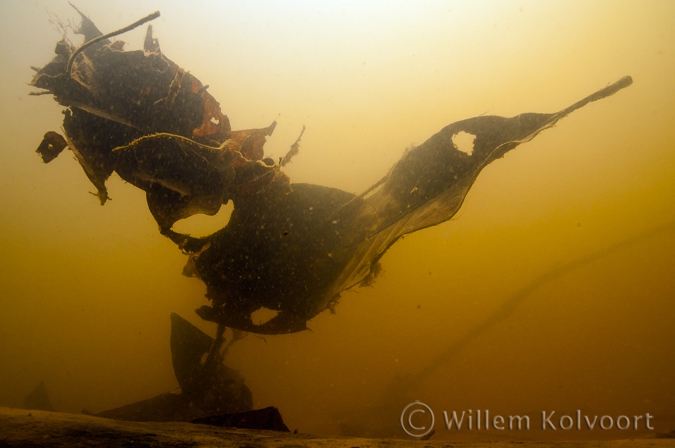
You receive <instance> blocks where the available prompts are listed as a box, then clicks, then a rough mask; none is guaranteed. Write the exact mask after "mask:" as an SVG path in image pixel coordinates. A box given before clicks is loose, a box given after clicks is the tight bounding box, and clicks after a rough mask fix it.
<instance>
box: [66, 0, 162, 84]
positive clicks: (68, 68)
mask: <svg viewBox="0 0 675 448" xmlns="http://www.w3.org/2000/svg"><path fill="white" fill-rule="evenodd" d="M157 17H159V11H155V12H153V13H152V14H150V15H148V16H145V17H143V18H142V19H140V20H137V21H135V22H134V23H132V24H131V25H128V26H125V27H124V28H120V29H119V30H117V31H113V32H111V33H108V34H104V35H102V36H98V37H96V38H94V39H92V40H90V41H89V42H85V43H84V44H82V46H81V47H80V48H78V49H77V50H75V53H73V54H72V56H70V59H68V65H67V66H66V72H65V75H66V77H67V78H70V71H71V70H72V68H73V63H74V62H75V58H76V57H77V56H78V55H79V54H80V53H82V52H83V51H84V50H86V49H87V48H89V47H91V46H92V45H94V44H96V43H98V42H101V41H102V40H105V39H108V38H109V37H113V36H117V35H119V34H124V33H126V32H127V31H131V30H133V29H134V28H137V27H139V26H141V25H143V24H144V23H147V22H149V21H151V20H155V19H156V18H157Z"/></svg>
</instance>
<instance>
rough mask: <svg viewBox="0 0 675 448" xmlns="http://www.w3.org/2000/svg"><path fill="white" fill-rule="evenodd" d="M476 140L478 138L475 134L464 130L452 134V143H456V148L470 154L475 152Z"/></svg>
mask: <svg viewBox="0 0 675 448" xmlns="http://www.w3.org/2000/svg"><path fill="white" fill-rule="evenodd" d="M474 140H476V136H475V135H473V134H469V133H468V132H464V131H461V132H458V133H456V134H455V135H453V136H452V144H453V145H455V148H456V149H457V150H458V151H462V152H463V153H465V154H467V155H469V156H470V155H471V154H472V153H473V141H474Z"/></svg>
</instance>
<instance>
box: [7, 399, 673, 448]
mask: <svg viewBox="0 0 675 448" xmlns="http://www.w3.org/2000/svg"><path fill="white" fill-rule="evenodd" d="M5 446H10V447H14V446H16V447H38V446H44V447H73V448H76V447H118V446H124V447H129V446H134V447H144V448H145V447H247V448H248V447H250V448H253V447H279V448H281V447H286V448H291V447H298V448H299V447H336V448H340V447H407V446H424V447H454V448H469V447H471V448H479V447H493V448H500V447H515V446H518V447H522V446H537V447H542V448H543V447H557V448H572V447H599V448H609V447H612V448H613V447H638V448H640V447H666V446H667V447H673V446H675V440H673V439H635V440H614V441H603V442H598V441H592V442H583V441H576V442H448V441H431V440H429V441H414V440H399V439H362V438H333V437H318V436H312V435H309V434H290V433H280V432H274V431H257V430H244V429H234V428H216V427H211V426H205V425H196V424H192V423H135V422H122V421H117V420H108V419H104V418H98V417H90V416H87V415H79V414H65V413H60V412H45V411H27V410H25V409H10V408H2V407H0V447H5Z"/></svg>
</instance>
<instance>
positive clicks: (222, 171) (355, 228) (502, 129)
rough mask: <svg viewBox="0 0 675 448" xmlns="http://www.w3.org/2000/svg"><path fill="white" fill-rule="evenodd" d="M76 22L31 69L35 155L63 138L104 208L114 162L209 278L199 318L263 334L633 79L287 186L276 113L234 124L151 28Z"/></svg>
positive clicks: (345, 285)
mask: <svg viewBox="0 0 675 448" xmlns="http://www.w3.org/2000/svg"><path fill="white" fill-rule="evenodd" d="M87 20H88V19H87ZM144 20H145V19H144ZM140 22H142V21H139V22H137V23H140ZM85 25H86V26H85ZM127 28H129V27H127ZM82 30H83V33H84V35H85V38H86V40H87V41H88V42H87V43H85V44H84V46H83V47H80V48H79V49H76V48H74V47H73V46H72V45H71V44H70V43H69V42H68V41H66V40H65V39H64V40H62V41H61V42H59V43H58V44H57V46H56V57H55V58H54V59H53V60H52V61H51V62H50V63H49V64H48V65H46V66H45V67H43V68H42V69H40V70H39V71H38V73H37V74H36V75H35V78H34V79H33V82H32V85H34V86H35V87H39V88H41V89H44V91H46V92H48V93H52V94H54V96H55V99H56V100H57V101H58V102H59V103H60V104H62V105H64V106H67V107H68V108H69V110H68V111H67V112H66V116H65V120H64V130H65V133H66V135H65V138H62V139H59V137H60V136H59V137H57V136H55V135H52V134H49V133H48V135H49V138H47V137H45V140H44V141H43V143H42V144H41V148H42V150H41V151H40V153H41V154H43V157H45V156H44V154H47V155H48V157H52V158H53V157H55V156H56V155H58V151H60V150H58V149H57V148H58V147H61V149H63V147H64V146H61V145H63V142H66V143H67V146H68V147H69V148H70V149H71V150H72V151H73V152H74V153H75V155H76V157H77V159H78V161H79V162H80V164H81V165H82V167H83V168H84V170H85V173H86V175H87V176H88V177H89V179H90V180H91V182H92V183H93V184H94V185H95V186H96V188H97V190H98V196H99V198H100V200H101V203H102V204H103V203H105V201H106V200H107V199H108V193H107V190H106V186H105V181H106V179H107V178H108V177H109V176H110V174H111V173H112V172H117V173H118V174H119V175H120V177H122V179H124V180H126V181H127V182H129V183H131V184H133V185H135V186H136V187H138V188H140V189H142V190H144V191H145V192H146V194H147V202H148V206H149V208H150V211H151V213H152V215H153V216H154V218H155V220H156V221H157V223H158V224H159V227H160V232H161V233H162V234H164V235H166V236H167V237H169V238H171V239H172V240H173V241H174V242H175V243H176V244H177V245H179V247H180V248H181V249H182V250H183V251H185V252H186V253H188V254H189V255H191V256H190V267H189V269H187V270H186V272H188V273H189V274H190V275H194V276H198V277H199V278H201V279H202V281H203V282H204V283H205V284H206V286H207V297H208V299H209V300H210V301H211V304H210V305H209V306H203V307H201V308H200V309H199V310H197V312H198V314H199V315H200V316H201V317H202V318H204V319H206V320H209V321H213V322H217V323H218V324H219V325H220V326H227V327H231V328H235V329H238V330H244V331H252V332H257V333H266V334H280V333H288V332H295V331H300V330H303V329H305V328H306V322H307V321H308V320H309V319H311V318H312V317H314V316H315V315H317V314H318V313H320V312H322V311H323V310H325V309H331V310H332V309H333V308H334V305H335V304H336V303H337V300H338V298H339V297H340V293H341V292H342V291H344V290H346V289H349V288H351V287H353V286H355V285H357V284H359V283H364V284H370V283H372V280H373V279H374V277H375V276H376V274H377V270H378V266H379V265H378V261H379V260H380V258H381V257H382V255H383V254H384V253H385V252H386V251H387V249H388V248H389V247H391V245H392V244H394V243H395V242H396V241H397V240H398V239H399V238H401V237H402V236H403V235H405V234H407V233H411V232H415V231H417V230H420V229H423V228H426V227H430V226H434V225H437V224H439V223H441V222H444V221H447V220H448V219H450V218H451V217H452V216H453V215H454V214H455V213H456V212H457V211H458V210H459V208H460V206H461V205H462V202H463V201H464V198H465V197H466V194H467V192H468V191H469V189H470V188H471V186H472V185H473V182H474V181H475V180H476V177H477V176H478V175H479V173H480V172H481V170H482V169H483V168H484V167H485V166H487V165H488V164H490V163H491V162H493V161H494V160H496V159H498V158H500V157H502V156H504V154H506V153H507V152H508V151H510V150H512V149H514V148H515V147H516V146H518V145H519V144H520V143H523V142H526V141H529V140H531V139H532V138H534V137H535V136H536V135H537V134H538V133H539V132H541V131H542V130H544V129H546V128H548V127H551V126H553V125H554V124H555V123H556V122H557V121H558V120H560V119H561V118H563V117H565V116H566V115H568V114H569V113H571V112H573V111H574V110H576V109H578V108H580V107H583V106H584V105H586V104H588V103H589V102H591V101H595V100H598V99H602V98H605V97H607V96H610V95H612V94H614V93H616V92H617V91H619V90H621V89H623V88H625V87H627V86H628V85H630V84H631V83H632V80H631V78H630V77H624V78H622V79H621V80H619V81H618V82H616V83H615V84H612V85H610V86H608V87H606V88H604V89H602V90H599V91H598V92H596V93H594V94H593V95H590V96H589V97H587V98H585V99H583V100H581V101H579V102H577V103H575V104H573V105H571V106H570V107H567V108H565V109H563V110H561V111H560V112H557V113H552V114H536V113H526V114H522V115H518V116H516V117H513V118H503V117H496V116H481V117H476V118H470V119H467V120H463V121H459V122H456V123H453V124H451V125H449V126H447V127H445V128H444V129H442V130H441V131H440V132H439V133H437V134H436V135H434V136H432V137H431V138H430V139H429V140H427V141H426V142H425V143H423V144H422V145H420V146H418V147H416V148H412V149H410V150H409V151H406V153H405V154H404V155H403V157H402V158H401V159H400V160H399V161H398V162H397V163H396V164H395V165H394V167H393V168H392V169H391V170H390V172H389V173H388V174H387V176H386V177H385V178H384V179H382V181H380V182H378V183H377V184H375V185H373V187H371V188H369V189H368V190H367V191H366V192H365V193H364V194H362V195H359V196H356V195H354V194H351V193H347V192H344V191H341V190H337V189H334V188H327V187H323V186H318V185H309V184H291V183H290V180H289V179H288V177H287V176H286V175H285V174H283V173H282V172H281V171H280V167H281V166H283V165H285V164H286V163H287V162H288V161H289V160H290V158H291V157H293V156H294V155H295V154H297V152H298V147H299V142H300V137H298V140H297V141H296V142H295V143H294V144H293V145H292V147H291V150H290V151H289V153H288V154H287V155H286V157H285V158H283V159H281V160H280V161H279V163H278V164H277V163H275V162H274V161H272V160H271V159H269V158H266V157H265V153H264V144H265V139H266V137H267V136H269V135H270V134H271V133H272V131H273V130H274V126H275V124H276V123H273V124H272V125H270V126H268V127H266V128H262V129H253V130H243V131H232V130H231V129H230V125H229V120H228V119H227V116H226V115H224V114H223V113H222V112H221V110H220V105H219V103H218V102H217V101H216V100H215V99H214V98H213V97H212V96H211V95H209V94H208V93H207V92H206V86H203V84H202V83H201V82H200V81H199V80H197V79H196V78H195V77H193V76H192V75H190V74H189V73H188V72H186V71H185V70H183V69H181V68H179V67H178V66H177V65H176V64H175V63H173V62H172V61H170V60H169V59H168V58H166V57H165V56H164V55H163V54H162V53H161V51H160V50H159V43H158V42H157V40H156V39H154V38H153V37H152V31H151V28H148V33H147V34H146V38H145V50H144V51H129V52H127V51H123V50H122V48H121V47H120V46H119V45H114V44H113V43H110V41H109V40H107V36H110V35H112V34H108V35H102V34H101V33H100V31H98V29H96V27H95V25H94V24H93V23H89V22H87V23H86V24H85V23H84V22H83V25H82ZM123 30H124V29H123ZM117 34H119V32H117ZM42 93H44V92H42ZM303 132H304V128H303ZM461 133H466V134H470V135H473V136H474V137H475V139H474V143H473V149H472V151H463V150H460V149H458V148H457V147H456V146H455V144H454V142H453V137H454V136H456V135H458V134H461ZM57 135H58V134H57ZM300 136H302V133H301V134H300ZM61 140H63V141H61ZM45 142H46V143H45ZM229 201H233V202H234V205H235V207H234V212H233V213H232V216H231V218H230V222H229V223H228V224H227V226H225V227H224V228H223V229H221V230H219V231H218V232H216V233H214V234H212V235H210V236H207V237H204V238H193V237H191V236H189V235H183V234H179V233H176V232H175V231H173V230H172V226H173V224H174V223H175V222H176V221H177V220H179V219H182V218H186V217H188V216H191V215H193V214H196V213H204V214H207V215H212V214H215V213H216V212H217V211H218V210H219V208H220V206H221V204H225V203H227V202H229ZM261 308H266V309H268V310H273V311H276V312H277V314H276V316H275V317H273V318H271V319H270V320H268V321H267V322H264V323H260V324H258V323H254V322H253V320H252V318H251V315H252V314H253V313H254V312H255V311H257V310H259V309H261Z"/></svg>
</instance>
